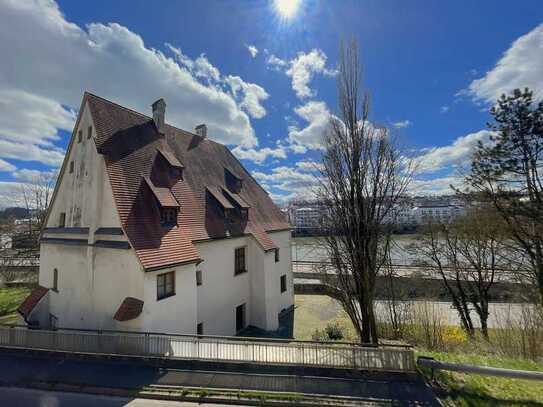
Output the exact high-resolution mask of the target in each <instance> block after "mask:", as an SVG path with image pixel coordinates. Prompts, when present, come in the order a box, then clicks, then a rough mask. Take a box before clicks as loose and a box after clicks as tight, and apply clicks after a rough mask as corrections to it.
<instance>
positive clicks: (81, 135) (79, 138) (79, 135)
mask: <svg viewBox="0 0 543 407" xmlns="http://www.w3.org/2000/svg"><path fill="white" fill-rule="evenodd" d="M81 140H83V130H79V131H78V132H77V142H78V143H81Z"/></svg>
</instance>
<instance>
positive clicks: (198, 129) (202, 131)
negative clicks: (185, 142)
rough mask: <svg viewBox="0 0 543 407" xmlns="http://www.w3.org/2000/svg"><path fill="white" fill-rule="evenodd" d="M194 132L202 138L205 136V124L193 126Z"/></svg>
mask: <svg viewBox="0 0 543 407" xmlns="http://www.w3.org/2000/svg"><path fill="white" fill-rule="evenodd" d="M195 131H196V134H197V135H199V136H200V137H202V138H206V137H207V126H206V125H205V124H199V125H198V126H196V128H195Z"/></svg>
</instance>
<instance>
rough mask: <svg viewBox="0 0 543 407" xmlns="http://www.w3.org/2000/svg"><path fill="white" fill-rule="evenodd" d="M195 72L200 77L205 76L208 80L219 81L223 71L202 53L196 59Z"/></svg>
mask: <svg viewBox="0 0 543 407" xmlns="http://www.w3.org/2000/svg"><path fill="white" fill-rule="evenodd" d="M193 72H194V74H195V75H196V76H197V77H198V78H204V79H207V80H208V81H215V82H217V81H219V80H220V78H221V73H220V72H219V70H218V69H217V68H215V67H214V66H213V65H211V63H210V62H209V60H208V59H207V58H206V56H205V55H204V54H202V55H200V56H199V57H198V58H196V60H195V61H194V65H193Z"/></svg>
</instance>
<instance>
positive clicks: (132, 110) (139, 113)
mask: <svg viewBox="0 0 543 407" xmlns="http://www.w3.org/2000/svg"><path fill="white" fill-rule="evenodd" d="M85 96H92V97H95V98H97V99H100V100H102V101H104V102H107V103H110V104H112V105H115V106H118V107H120V108H121V109H124V110H126V111H128V112H130V113H135V114H137V115H139V116H143V117H145V118H147V119H149V120H153V118H152V117H151V116H148V115H146V114H145V113H141V112H138V111H137V110H134V109H130V108H129V107H126V106H123V105H121V104H120V103H117V102H113V101H112V100H109V99H106V98H104V97H102V96H98V95H96V94H94V93H92V92H89V91H88V90H86V91H85ZM164 124H165V125H166V126H168V127H171V128H172V129H175V130H178V131H182V132H184V133H188V134H190V135H191V136H197V137H200V138H202V139H204V140H208V141H210V142H211V143H215V144H218V145H220V146H222V147H225V148H228V147H227V146H226V144H223V143H219V142H218V141H215V140H211V139H209V138H207V137H205V138H204V137H202V136H199V135H198V134H196V133H193V132H191V131H188V130H185V129H182V128H180V127H176V126H174V125H172V124H170V123H164Z"/></svg>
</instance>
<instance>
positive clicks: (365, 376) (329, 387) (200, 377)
mask: <svg viewBox="0 0 543 407" xmlns="http://www.w3.org/2000/svg"><path fill="white" fill-rule="evenodd" d="M32 382H47V383H64V384H71V385H90V386H97V387H109V388H123V389H129V388H141V387H143V386H148V385H167V386H182V387H183V386H184V387H202V388H208V389H240V390H245V391H254V390H260V391H280V392H298V393H306V394H315V395H323V396H346V397H355V398H358V399H364V400H383V401H387V402H394V403H395V404H394V405H405V406H412V405H418V406H437V405H438V404H437V401H436V399H435V395H434V394H433V392H432V391H431V390H430V389H429V388H428V387H427V386H426V385H425V383H424V382H423V381H422V379H421V378H420V377H419V376H417V375H414V374H398V373H397V374H392V373H384V372H382V373H360V374H357V375H356V377H352V378H343V377H341V378H337V377H321V376H319V377H315V376H300V375H289V374H277V373H275V374H271V373H269V374H266V373H265V371H262V373H261V372H260V370H259V371H258V373H243V372H225V371H201V370H188V369H171V368H161V367H156V366H150V365H144V364H139V363H133V362H127V361H119V360H117V361H110V360H92V361H91V360H76V359H62V358H53V357H51V356H41V355H40V356H36V355H29V354H21V353H15V352H9V353H8V352H0V383H2V384H3V385H4V386H7V387H9V386H16V387H24V386H25V384H26V385H28V384H29V383H32ZM29 387H31V386H29ZM4 405H6V406H8V405H10V404H4V403H2V402H1V399H0V406H4ZM45 405H46V406H48V405H47V404H45ZM52 406H55V405H54V404H53V405H52ZM78 407H79V406H78Z"/></svg>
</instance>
